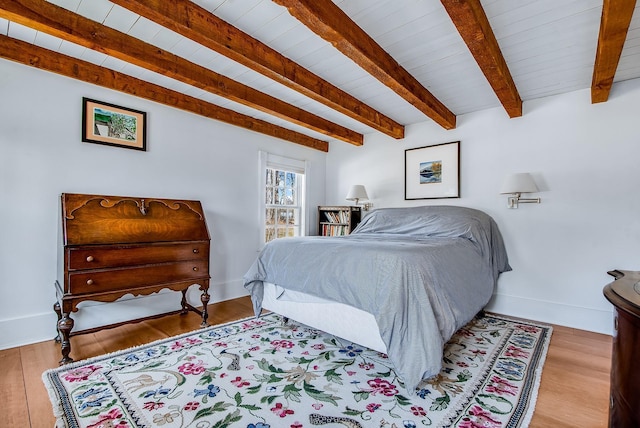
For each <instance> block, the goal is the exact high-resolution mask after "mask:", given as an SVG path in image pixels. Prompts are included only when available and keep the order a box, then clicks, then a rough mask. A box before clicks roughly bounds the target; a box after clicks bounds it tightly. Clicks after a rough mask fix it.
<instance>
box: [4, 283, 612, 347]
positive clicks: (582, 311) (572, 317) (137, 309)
mask: <svg viewBox="0 0 640 428" xmlns="http://www.w3.org/2000/svg"><path fill="white" fill-rule="evenodd" d="M239 284H241V281H240V280H238V281H237V282H233V283H226V284H215V285H214V284H212V285H211V287H209V293H210V294H211V301H210V303H214V302H221V301H224V300H231V299H235V298H237V297H241V296H245V295H247V292H246V290H245V289H244V288H243V287H242V286H241V285H239ZM199 293H200V292H199V290H198V289H197V287H192V288H191V289H189V293H188V298H189V302H191V304H193V305H194V306H200V294H199ZM81 305H85V306H91V312H89V311H82V310H79V311H78V312H76V313H74V314H73V318H74V320H75V326H74V330H80V329H84V328H91V327H95V326H99V325H104V324H110V323H113V322H120V321H125V320H128V319H133V318H139V317H143V316H149V315H154V314H158V313H163V312H167V311H171V310H176V309H179V307H180V300H179V293H174V292H161V293H158V294H154V295H151V296H144V297H139V298H126V297H125V298H124V299H123V300H120V301H117V302H114V303H106V304H105V303H95V302H85V303H83V304H81ZM486 309H487V311H489V312H495V313H498V314H503V315H508V316H513V317H519V318H525V319H530V320H535V321H540V322H544V323H549V324H557V325H563V326H567V327H571V328H577V329H580V330H588V331H593V332H596V333H603V334H609V335H611V334H612V333H613V312H612V311H605V310H599V309H592V308H583V307H578V306H570V305H564V304H560V303H555V302H548V301H543V300H535V299H526V298H523V297H517V296H509V295H505V294H496V295H494V296H493V298H492V299H491V301H490V302H489V304H488V305H487V307H486ZM55 328H56V315H55V313H54V312H53V309H52V310H51V311H49V312H44V313H40V314H32V315H29V316H26V317H22V318H13V319H5V320H0V331H2V332H3V334H2V335H1V336H0V349H8V348H14V347H16V346H23V345H28V344H31V343H36V342H43V341H47V340H53V338H54V337H55V335H56V331H55Z"/></svg>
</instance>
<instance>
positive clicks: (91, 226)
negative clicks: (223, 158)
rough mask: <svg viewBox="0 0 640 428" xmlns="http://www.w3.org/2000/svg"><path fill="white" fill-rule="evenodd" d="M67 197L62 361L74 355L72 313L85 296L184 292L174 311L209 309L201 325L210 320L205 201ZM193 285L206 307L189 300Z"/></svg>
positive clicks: (60, 301)
mask: <svg viewBox="0 0 640 428" xmlns="http://www.w3.org/2000/svg"><path fill="white" fill-rule="evenodd" d="M61 202H62V205H61V208H62V209H61V222H60V226H61V230H60V243H59V248H58V251H59V253H58V278H57V281H56V283H55V284H56V291H57V301H56V303H55V305H54V310H55V311H56V314H57V316H58V324H57V330H58V336H57V337H56V341H58V342H61V343H62V360H60V364H66V363H69V362H71V361H73V359H72V358H71V357H70V356H69V353H70V352H71V341H70V336H71V335H72V333H71V330H72V329H73V324H74V321H73V319H72V318H71V316H70V315H71V312H75V311H77V310H78V308H77V305H78V303H80V302H82V301H85V300H92V301H99V302H113V301H115V300H116V299H119V298H120V297H122V296H124V295H125V294H133V295H135V296H138V295H147V294H150V293H154V292H157V291H160V290H162V289H165V288H166V289H171V290H175V291H181V292H182V301H181V309H179V310H177V311H174V312H171V313H172V314H173V313H177V312H180V313H183V314H186V313H187V311H189V310H191V311H195V312H197V313H198V314H200V315H202V326H206V325H207V304H208V302H209V293H208V290H209V279H210V276H209V244H210V238H209V232H208V230H207V224H206V221H205V217H204V212H203V211H202V206H201V205H200V202H198V201H187V200H173V199H157V198H139V197H128V196H103V195H81V194H70V193H64V194H62V197H61ZM194 284H197V285H199V286H200V290H201V291H202V295H201V297H200V299H201V301H202V308H203V309H202V310H198V309H197V308H195V307H193V306H191V305H190V304H188V303H187V300H186V292H187V289H188V288H189V287H190V286H191V285H194ZM82 310H83V311H84V310H91V308H90V307H89V308H86V309H82ZM146 318H149V317H146ZM146 318H139V319H136V320H132V321H128V322H135V321H141V320H143V319H146ZM121 324H123V323H116V324H110V325H106V326H102V327H99V328H94V329H90V330H83V331H81V332H74V333H73V334H79V333H88V332H90V331H95V330H98V329H101V328H109V327H115V326H117V325H121Z"/></svg>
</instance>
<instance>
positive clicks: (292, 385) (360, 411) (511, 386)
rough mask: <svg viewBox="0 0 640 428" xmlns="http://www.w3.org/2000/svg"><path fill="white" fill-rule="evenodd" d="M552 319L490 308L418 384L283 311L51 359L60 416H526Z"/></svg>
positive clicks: (305, 422) (261, 420)
mask: <svg viewBox="0 0 640 428" xmlns="http://www.w3.org/2000/svg"><path fill="white" fill-rule="evenodd" d="M550 336H551V328H550V327H548V326H543V325H537V324H532V323H528V322H526V323H525V322H521V321H514V320H510V319H507V318H503V317H498V316H493V315H485V316H483V317H479V318H476V319H474V320H473V321H471V322H470V323H469V324H468V325H467V326H465V327H464V328H462V329H460V330H459V331H458V332H457V333H456V334H455V336H454V337H453V338H452V339H451V340H450V341H449V342H448V343H447V345H446V347H445V349H444V357H443V369H442V371H441V372H440V373H439V374H438V375H437V376H435V377H433V378H431V379H427V380H424V381H423V382H422V383H421V384H420V385H419V386H418V388H417V389H416V390H415V391H413V393H412V394H409V393H408V391H407V390H406V389H405V388H404V386H403V384H402V382H401V380H400V379H398V377H397V376H396V374H395V373H394V370H393V367H392V366H391V364H390V362H389V360H388V359H387V357H386V355H384V354H381V353H378V352H376V351H372V350H369V349H366V348H363V347H360V346H358V345H356V344H353V343H351V342H348V341H345V340H342V339H340V338H337V337H334V336H331V335H328V334H326V333H323V332H321V331H318V330H315V329H312V328H309V327H306V326H304V325H300V324H297V323H295V322H293V321H289V322H288V323H287V324H284V323H283V322H282V319H281V318H280V317H279V316H277V315H275V314H269V315H266V316H262V317H261V318H259V319H245V320H241V321H236V322H233V323H229V324H225V325H221V326H215V327H208V328H205V329H202V330H198V331H195V332H192V333H189V334H185V335H182V336H177V337H173V338H169V339H165V340H161V341H158V342H155V343H152V344H149V345H146V346H142V347H138V348H133V349H129V350H125V351H121V352H117V353H114V354H111V355H105V356H102V357H97V358H93V359H91V360H85V361H79V362H76V363H72V364H70V365H67V366H62V367H59V368H56V369H53V370H48V371H46V372H45V373H44V374H43V380H44V382H45V385H46V386H47V389H48V390H49V395H50V397H51V401H52V403H53V407H54V413H55V415H56V417H57V418H58V422H57V424H58V426H59V427H91V428H97V427H118V428H125V427H165V428H166V427H182V428H187V427H192V428H223V427H231V426H233V427H243V428H244V427H246V428H303V427H311V426H319V425H326V426H327V427H336V428H341V427H348V428H357V427H380V428H413V427H426V426H428V427H462V428H476V427H493V428H498V427H523V426H527V425H528V423H529V421H530V418H531V415H532V413H533V408H534V405H535V399H536V394H537V389H538V386H539V385H538V384H539V379H540V375H541V370H542V365H543V364H544V359H545V356H546V350H547V347H548V344H549V340H550Z"/></svg>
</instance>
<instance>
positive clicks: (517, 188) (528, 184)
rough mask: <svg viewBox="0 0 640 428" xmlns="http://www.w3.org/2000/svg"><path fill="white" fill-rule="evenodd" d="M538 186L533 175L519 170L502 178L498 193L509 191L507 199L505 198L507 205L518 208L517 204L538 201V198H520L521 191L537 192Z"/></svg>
mask: <svg viewBox="0 0 640 428" xmlns="http://www.w3.org/2000/svg"><path fill="white" fill-rule="evenodd" d="M537 192H538V186H536V183H535V181H533V177H531V174H529V173H528V172H521V173H517V174H510V175H508V176H507V177H506V178H505V179H504V183H502V189H500V193H502V194H504V193H509V194H511V196H509V199H508V200H507V206H508V207H509V208H518V204H521V203H535V204H539V203H540V198H528V199H527V198H521V197H520V195H521V194H522V193H537Z"/></svg>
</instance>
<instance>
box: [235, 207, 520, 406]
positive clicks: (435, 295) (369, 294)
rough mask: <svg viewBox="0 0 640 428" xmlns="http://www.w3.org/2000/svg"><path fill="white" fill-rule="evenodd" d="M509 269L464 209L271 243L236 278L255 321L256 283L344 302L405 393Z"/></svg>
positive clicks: (483, 226)
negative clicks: (368, 317)
mask: <svg viewBox="0 0 640 428" xmlns="http://www.w3.org/2000/svg"><path fill="white" fill-rule="evenodd" d="M508 270H511V268H510V266H509V263H508V260H507V255H506V252H505V248H504V244H503V241H502V236H501V235H500V232H499V231H498V227H497V225H496V224H495V222H494V221H493V219H492V218H491V217H489V216H488V215H487V214H485V213H483V212H481V211H478V210H474V209H470V208H464V207H453V206H426V207H413V208H386V209H379V210H375V211H373V212H372V213H370V214H369V215H368V216H367V217H365V219H364V220H363V221H362V222H361V223H360V225H359V226H358V227H357V228H356V229H355V230H354V231H353V232H352V234H351V235H349V236H341V237H332V238H328V237H318V236H312V237H301V238H284V239H276V240H274V241H272V242H270V243H269V244H268V245H266V246H265V248H264V249H263V251H262V252H261V253H260V255H259V256H258V258H257V259H256V261H255V262H254V263H253V265H252V266H251V268H250V269H249V271H248V272H247V273H246V275H245V276H244V286H245V288H247V289H248V290H249V291H250V293H251V297H252V301H253V305H254V309H255V312H256V316H258V314H259V313H260V310H261V309H262V306H261V304H262V297H263V281H267V282H272V283H274V284H277V285H279V286H281V287H283V288H285V289H291V290H296V291H301V292H304V293H307V294H310V295H314V296H318V297H322V298H325V299H330V300H334V301H337V302H342V303H346V304H348V305H351V306H354V307H357V308H359V309H362V310H364V311H367V312H369V313H371V314H373V316H374V317H375V319H376V321H377V324H378V327H379V328H380V336H381V338H382V340H383V342H384V343H385V345H386V347H387V351H388V352H387V353H388V356H389V360H390V361H391V362H392V363H393V365H394V367H395V369H396V373H397V374H398V376H399V377H400V378H401V379H402V380H403V382H404V384H405V387H406V388H407V390H408V391H409V393H410V394H411V393H412V392H413V391H414V389H415V388H416V386H417V385H418V384H419V383H420V381H421V380H422V379H423V378H428V377H431V376H433V375H435V374H437V373H438V372H439V371H440V369H441V364H442V354H443V347H444V344H445V343H446V341H447V340H449V339H450V338H451V336H452V335H453V334H454V333H455V332H456V331H457V330H458V329H459V328H460V327H462V326H463V325H465V324H466V323H467V322H469V321H470V320H471V319H472V318H473V317H474V316H475V314H476V313H477V312H479V311H480V310H481V309H482V308H483V307H484V306H485V305H486V304H487V302H488V301H489V299H490V298H491V295H492V293H493V290H494V287H495V284H496V282H497V279H498V275H499V274H500V273H501V272H505V271H508Z"/></svg>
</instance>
